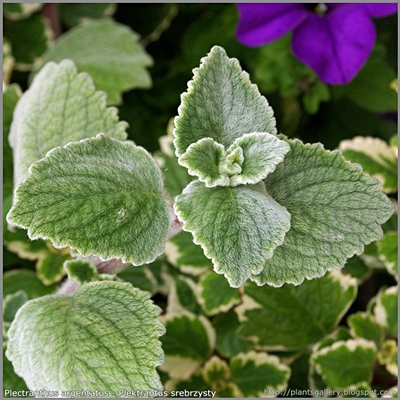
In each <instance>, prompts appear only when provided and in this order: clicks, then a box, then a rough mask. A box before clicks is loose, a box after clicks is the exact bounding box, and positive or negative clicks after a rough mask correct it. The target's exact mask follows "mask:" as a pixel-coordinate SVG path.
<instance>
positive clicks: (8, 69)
mask: <svg viewBox="0 0 400 400" xmlns="http://www.w3.org/2000/svg"><path fill="white" fill-rule="evenodd" d="M14 64H15V58H14V57H13V55H12V51H11V43H10V41H9V40H8V39H7V38H6V37H3V84H4V85H8V84H9V82H10V79H11V75H12V72H13V69H14ZM17 86H18V85H17ZM3 99H4V91H3ZM3 101H4V100H3ZM3 104H4V103H3ZM3 112H4V111H3ZM3 118H4V116H3ZM3 126H4V121H3ZM3 134H4V132H3Z"/></svg>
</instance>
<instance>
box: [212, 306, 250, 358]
mask: <svg viewBox="0 0 400 400" xmlns="http://www.w3.org/2000/svg"><path fill="white" fill-rule="evenodd" d="M239 325H240V322H239V320H238V317H237V315H236V313H235V312H234V311H233V310H231V311H228V312H227V313H222V314H219V315H217V316H216V317H215V319H213V326H214V329H215V332H216V333H217V341H216V347H217V350H218V352H219V353H220V354H221V355H223V356H224V357H231V356H234V355H236V354H239V353H242V352H243V353H245V352H247V351H249V350H252V349H253V347H254V345H253V343H251V342H249V341H247V340H243V339H242V338H241V337H239V336H238V334H237V328H238V327H239Z"/></svg>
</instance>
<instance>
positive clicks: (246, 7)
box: [236, 3, 308, 47]
mask: <svg viewBox="0 0 400 400" xmlns="http://www.w3.org/2000/svg"><path fill="white" fill-rule="evenodd" d="M236 6H237V8H238V10H239V13H240V20H239V24H238V27H237V31H236V36H237V38H238V40H239V41H240V42H241V43H243V44H244V45H246V46H250V47H255V46H261V45H263V44H267V43H269V42H272V41H274V40H275V39H278V38H279V37H281V36H283V35H284V34H285V33H286V32H289V31H290V30H292V29H293V28H295V27H296V26H297V25H299V24H300V23H301V22H302V21H303V20H304V19H305V18H306V17H307V15H308V13H307V11H306V9H305V8H304V6H303V5H302V4H265V3H264V4H262V3H243V4H237V5H236Z"/></svg>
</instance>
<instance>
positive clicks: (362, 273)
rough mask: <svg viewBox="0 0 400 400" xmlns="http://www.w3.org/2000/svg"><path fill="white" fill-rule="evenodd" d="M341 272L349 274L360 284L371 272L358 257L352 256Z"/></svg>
mask: <svg viewBox="0 0 400 400" xmlns="http://www.w3.org/2000/svg"><path fill="white" fill-rule="evenodd" d="M343 272H345V273H347V274H350V275H351V276H352V277H353V278H356V279H357V280H358V282H359V283H360V284H361V283H362V282H364V281H365V280H366V279H367V278H369V277H370V276H371V273H372V270H371V269H370V268H368V267H367V266H366V264H365V263H364V261H363V259H362V258H361V257H360V256H354V257H351V258H349V259H348V260H347V262H346V265H345V266H344V268H343Z"/></svg>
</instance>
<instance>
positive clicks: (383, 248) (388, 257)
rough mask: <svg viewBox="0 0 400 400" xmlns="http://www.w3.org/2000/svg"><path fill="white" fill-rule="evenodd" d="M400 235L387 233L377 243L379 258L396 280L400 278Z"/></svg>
mask: <svg viewBox="0 0 400 400" xmlns="http://www.w3.org/2000/svg"><path fill="white" fill-rule="evenodd" d="M398 239H399V236H398V233H397V232H387V233H385V234H384V235H383V238H382V239H381V240H379V241H378V242H377V245H378V252H379V258H380V259H381V260H382V261H383V262H384V264H385V267H386V269H387V271H388V272H389V273H390V274H391V275H393V276H394V277H395V278H397V276H398V270H399V262H398Z"/></svg>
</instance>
